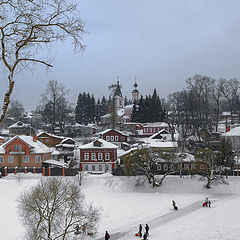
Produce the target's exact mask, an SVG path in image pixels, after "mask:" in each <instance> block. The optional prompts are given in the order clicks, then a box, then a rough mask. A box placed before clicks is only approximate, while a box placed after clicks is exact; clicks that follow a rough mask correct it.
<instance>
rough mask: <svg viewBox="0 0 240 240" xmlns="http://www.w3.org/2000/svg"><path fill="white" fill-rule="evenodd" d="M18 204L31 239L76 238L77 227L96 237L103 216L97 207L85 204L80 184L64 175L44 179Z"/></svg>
mask: <svg viewBox="0 0 240 240" xmlns="http://www.w3.org/2000/svg"><path fill="white" fill-rule="evenodd" d="M18 207H19V214H20V218H21V219H22V221H23V223H24V225H25V227H26V239H29V240H33V239H34V240H35V239H36V240H40V239H43V240H70V239H76V238H75V234H76V230H75V228H76V226H78V228H79V229H81V227H82V226H84V229H85V232H86V233H89V235H92V236H94V235H95V233H96V224H97V222H98V220H99V217H100V213H99V210H98V209H96V208H93V207H92V206H91V205H90V206H88V205H86V203H85V201H84V195H83V194H82V193H81V191H80V188H79V186H78V185H77V184H74V183H73V182H70V181H67V180H66V179H61V178H47V179H41V180H40V181H39V182H38V184H37V185H36V186H33V187H31V188H30V189H28V190H25V191H24V192H23V193H22V194H21V196H20V197H19V199H18ZM78 233H79V231H78ZM87 237H88V235H81V239H87Z"/></svg>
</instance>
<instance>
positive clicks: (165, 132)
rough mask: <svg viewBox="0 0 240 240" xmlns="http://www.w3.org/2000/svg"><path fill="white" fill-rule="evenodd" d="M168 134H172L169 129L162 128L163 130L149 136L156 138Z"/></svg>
mask: <svg viewBox="0 0 240 240" xmlns="http://www.w3.org/2000/svg"><path fill="white" fill-rule="evenodd" d="M159 134H160V135H161V134H162V135H166V134H170V133H169V132H168V131H167V130H165V129H162V130H161V131H159V132H157V133H154V134H153V135H152V136H150V137H149V139H152V138H155V137H156V136H157V135H159Z"/></svg>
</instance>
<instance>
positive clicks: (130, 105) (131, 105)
mask: <svg viewBox="0 0 240 240" xmlns="http://www.w3.org/2000/svg"><path fill="white" fill-rule="evenodd" d="M132 108H133V104H129V105H126V106H125V107H124V109H132Z"/></svg>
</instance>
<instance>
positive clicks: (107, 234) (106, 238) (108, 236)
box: [105, 231, 110, 240]
mask: <svg viewBox="0 0 240 240" xmlns="http://www.w3.org/2000/svg"><path fill="white" fill-rule="evenodd" d="M109 238H110V235H109V233H108V232H107V231H106V233H105V240H108V239H109Z"/></svg>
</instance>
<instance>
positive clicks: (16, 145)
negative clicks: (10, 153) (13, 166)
mask: <svg viewBox="0 0 240 240" xmlns="http://www.w3.org/2000/svg"><path fill="white" fill-rule="evenodd" d="M14 150H15V151H18V152H21V151H22V145H21V144H19V145H18V144H14Z"/></svg>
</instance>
